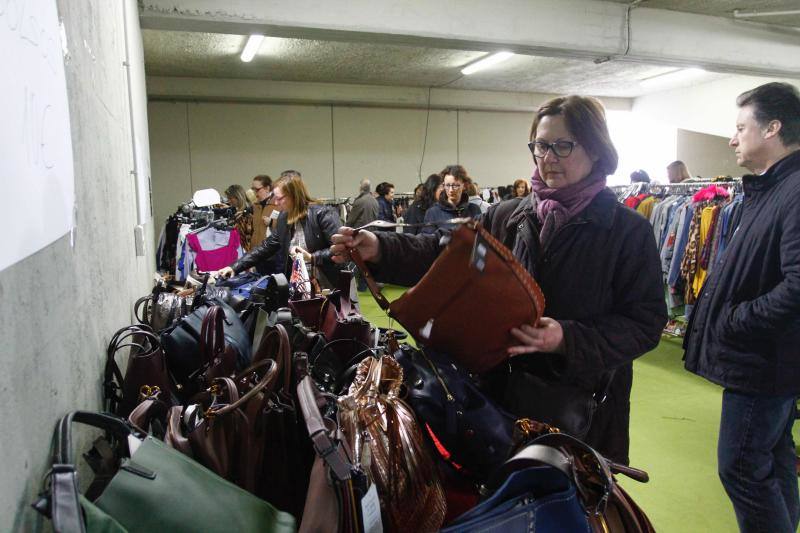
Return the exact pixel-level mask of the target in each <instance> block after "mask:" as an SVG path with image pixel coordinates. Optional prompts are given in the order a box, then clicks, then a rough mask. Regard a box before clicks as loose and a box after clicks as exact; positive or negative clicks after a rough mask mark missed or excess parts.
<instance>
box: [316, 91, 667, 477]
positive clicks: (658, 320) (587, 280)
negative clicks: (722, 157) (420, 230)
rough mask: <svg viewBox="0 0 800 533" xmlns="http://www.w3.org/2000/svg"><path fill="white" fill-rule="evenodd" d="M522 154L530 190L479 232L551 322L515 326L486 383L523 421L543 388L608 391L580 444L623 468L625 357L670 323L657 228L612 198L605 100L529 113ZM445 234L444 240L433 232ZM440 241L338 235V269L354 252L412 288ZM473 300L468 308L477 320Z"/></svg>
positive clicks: (654, 340)
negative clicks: (516, 268)
mask: <svg viewBox="0 0 800 533" xmlns="http://www.w3.org/2000/svg"><path fill="white" fill-rule="evenodd" d="M529 140H530V143H529V145H528V146H529V148H530V150H531V152H532V156H533V161H534V163H535V170H534V175H533V187H532V188H533V190H532V192H531V194H530V195H528V196H527V197H526V198H524V199H523V200H522V201H519V200H518V201H515V202H503V203H500V204H497V205H493V206H492V207H491V208H490V209H489V211H488V213H487V214H486V215H484V217H483V218H482V222H483V224H484V226H485V227H486V228H487V229H488V230H489V231H490V232H491V233H492V234H493V235H495V236H496V237H498V238H499V239H500V240H501V241H503V242H505V243H506V245H507V246H508V247H509V248H511V249H512V250H513V253H514V255H515V256H516V257H517V259H519V260H520V262H521V263H522V264H523V265H525V267H526V268H527V269H528V271H529V272H530V273H531V274H532V275H533V276H534V278H535V279H536V280H537V281H538V282H539V284H540V285H541V287H542V290H543V291H544V294H545V298H546V302H547V303H546V308H545V314H546V317H545V318H542V319H541V321H540V323H539V325H538V326H537V327H533V326H530V325H526V324H520V326H519V327H518V328H513V329H512V330H511V333H512V334H513V336H514V338H515V339H516V340H517V341H518V345H517V346H514V347H513V348H511V349H510V350H509V355H511V356H512V359H511V360H510V364H509V365H508V366H506V365H501V367H500V368H499V369H497V371H495V372H493V373H492V374H491V375H489V376H486V377H487V378H488V379H489V381H490V382H492V383H491V384H492V385H493V387H492V390H493V391H494V392H493V393H492V394H493V395H494V397H495V398H496V399H497V400H498V401H499V402H501V403H502V404H503V405H504V406H505V407H506V408H507V409H509V410H510V411H511V412H513V413H514V414H516V415H517V416H519V417H525V416H528V415H530V414H531V413H532V412H534V410H535V409H536V408H537V407H540V406H535V405H532V404H533V403H534V402H535V397H536V396H537V394H538V393H540V392H541V390H542V388H543V387H549V386H553V385H559V386H563V387H567V388H571V389H572V390H574V393H575V395H578V394H580V395H583V396H587V397H588V395H590V394H591V393H592V392H597V391H599V390H606V384H607V385H608V386H607V398H606V400H605V401H604V402H603V403H601V404H600V406H599V407H598V409H597V411H596V412H595V413H594V417H593V418H592V421H591V426H590V428H589V431H588V434H587V435H586V436H585V440H586V441H587V442H588V443H589V444H590V445H591V446H593V447H595V448H596V449H598V450H599V451H600V452H601V453H603V454H604V455H606V456H607V457H609V458H610V459H612V460H614V461H616V462H621V463H627V462H628V423H629V411H630V391H631V381H632V365H631V361H632V360H633V359H635V358H636V357H638V356H640V355H642V354H643V353H645V352H647V351H648V350H650V349H652V348H654V347H655V346H656V345H657V344H658V341H659V339H660V336H661V330H662V329H663V327H664V324H665V323H666V322H667V310H666V306H665V303H664V298H663V293H662V287H661V267H660V264H659V257H658V252H657V250H656V243H655V240H654V238H653V231H652V228H651V227H650V224H649V223H648V221H647V220H645V219H644V218H642V217H641V216H639V215H638V214H636V213H635V212H634V211H632V210H630V209H628V208H626V207H625V206H623V205H621V204H619V203H618V202H617V199H616V196H615V195H614V193H613V192H611V190H610V189H608V188H606V186H605V184H606V176H608V175H609V174H611V173H613V172H614V171H615V169H616V167H617V152H616V149H615V148H614V146H613V144H612V143H611V139H610V137H609V134H608V127H607V125H606V119H605V112H604V110H603V107H602V106H601V104H600V103H599V102H598V101H597V100H595V99H593V98H587V97H582V96H566V97H560V98H555V99H552V100H550V101H548V102H546V103H545V104H543V105H542V106H541V107H540V108H539V110H538V111H537V112H536V114H535V116H534V120H533V126H532V129H531V136H530V139H529ZM440 233H441V232H440ZM440 236H441V235H440V234H433V235H406V234H397V233H380V234H376V233H371V232H366V231H362V232H359V233H358V234H356V235H355V236H354V234H353V230H352V229H350V228H341V229H340V231H339V234H338V235H335V236H334V237H333V242H334V245H333V247H332V251H333V253H334V254H335V255H336V260H337V261H344V260H346V259H347V255H348V254H347V250H348V249H351V248H358V249H359V252H360V253H361V255H362V257H363V258H364V259H365V260H366V261H368V262H370V263H372V264H373V266H375V267H376V268H375V274H376V276H377V277H378V278H379V279H381V278H382V281H386V282H391V283H398V284H401V285H412V284H414V283H416V282H417V281H418V280H419V279H420V278H421V277H422V276H423V275H424V274H425V272H426V271H427V270H428V268H429V267H430V265H431V263H432V262H433V261H434V260H435V259H436V256H437V255H438V254H439V252H440V251H441V250H442V246H443V245H442V244H440ZM480 306H481V302H475V308H474V309H473V310H472V311H474V312H477V313H479V312H480Z"/></svg>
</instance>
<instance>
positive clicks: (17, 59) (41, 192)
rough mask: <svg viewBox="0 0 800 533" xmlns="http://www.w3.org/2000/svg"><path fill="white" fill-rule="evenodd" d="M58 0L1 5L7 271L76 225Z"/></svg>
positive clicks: (0, 157)
mask: <svg viewBox="0 0 800 533" xmlns="http://www.w3.org/2000/svg"><path fill="white" fill-rule="evenodd" d="M61 43H62V31H61V29H60V26H59V22H58V13H57V10H56V1H55V0H16V1H14V0H9V1H4V2H0V50H2V54H0V72H2V73H3V74H2V76H0V188H1V189H0V190H2V191H3V196H4V197H5V198H7V199H8V201H7V202H5V205H4V206H3V218H4V219H5V220H6V221H7V223H8V226H7V227H6V228H5V229H4V230H3V232H2V235H3V236H2V245H0V270H4V269H5V268H7V267H9V266H10V265H13V264H14V263H16V262H18V261H20V260H21V259H24V258H25V257H28V256H29V255H31V254H33V253H34V252H36V251H38V250H41V249H42V248H44V247H45V246H47V245H48V244H51V243H52V242H54V241H55V240H57V239H58V238H59V237H61V236H63V235H65V234H66V233H68V232H69V231H71V230H72V228H73V225H74V222H73V209H74V205H75V179H74V173H73V166H72V137H71V133H70V123H69V105H68V100H67V83H66V79H65V77H64V62H63V57H62V44H61Z"/></svg>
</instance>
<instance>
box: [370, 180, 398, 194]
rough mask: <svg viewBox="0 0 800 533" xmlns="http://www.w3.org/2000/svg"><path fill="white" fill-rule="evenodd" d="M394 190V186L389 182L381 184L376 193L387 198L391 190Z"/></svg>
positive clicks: (376, 188)
mask: <svg viewBox="0 0 800 533" xmlns="http://www.w3.org/2000/svg"><path fill="white" fill-rule="evenodd" d="M390 189H394V185H392V184H391V183H389V182H388V181H384V182H383V183H379V184H378V186H377V187H375V192H376V193H378V196H386V195H387V194H389V190H390Z"/></svg>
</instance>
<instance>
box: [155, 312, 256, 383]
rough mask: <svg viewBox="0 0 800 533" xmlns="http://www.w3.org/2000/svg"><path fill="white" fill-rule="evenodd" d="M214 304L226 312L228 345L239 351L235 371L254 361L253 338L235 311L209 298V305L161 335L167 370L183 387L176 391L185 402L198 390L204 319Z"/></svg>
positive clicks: (225, 326) (226, 341) (226, 344)
mask: <svg viewBox="0 0 800 533" xmlns="http://www.w3.org/2000/svg"><path fill="white" fill-rule="evenodd" d="M215 305H218V306H220V307H221V308H222V309H223V311H224V313H225V319H224V323H223V333H224V337H225V346H226V348H227V347H232V348H233V349H234V350H235V351H236V370H237V371H240V370H243V369H245V368H247V367H248V366H249V365H250V361H251V359H252V347H251V345H250V337H249V335H248V333H247V330H246V329H245V328H244V325H243V324H242V321H241V320H240V319H239V316H238V315H237V314H236V311H234V310H233V309H232V308H231V307H230V306H229V305H227V304H226V303H224V302H222V301H221V300H218V299H215V298H209V299H207V300H206V303H204V304H203V305H201V306H200V307H198V308H197V309H195V310H194V311H192V312H191V313H190V314H188V315H186V316H185V317H183V319H181V320H180V321H179V322H178V323H177V324H176V325H175V327H173V328H172V329H169V330H166V331H165V332H163V333H162V334H161V345H162V347H163V348H164V353H165V354H166V356H167V367H168V368H169V370H170V372H171V374H172V377H173V378H174V379H175V382H176V383H177V384H178V385H180V387H179V390H178V391H176V392H177V393H178V395H179V396H181V397H182V398H183V399H186V398H188V396H191V395H192V394H194V393H195V392H197V391H198V388H197V387H195V386H194V381H195V377H196V375H197V373H198V371H200V370H201V365H202V361H201V354H200V336H201V332H202V327H203V318H205V316H206V314H207V313H208V311H209V309H211V307H213V306H215Z"/></svg>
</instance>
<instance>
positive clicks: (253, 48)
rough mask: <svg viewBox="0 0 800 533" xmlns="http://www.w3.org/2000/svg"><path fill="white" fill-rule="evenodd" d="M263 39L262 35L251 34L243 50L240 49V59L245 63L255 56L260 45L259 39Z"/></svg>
mask: <svg viewBox="0 0 800 533" xmlns="http://www.w3.org/2000/svg"><path fill="white" fill-rule="evenodd" d="M263 40H264V36H263V35H257V34H253V35H251V36H250V38H248V39H247V44H246V45H244V50H242V61H244V62H245V63H249V62H250V61H252V60H253V57H255V55H256V52H258V49H259V47H260V46H261V41H263Z"/></svg>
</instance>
